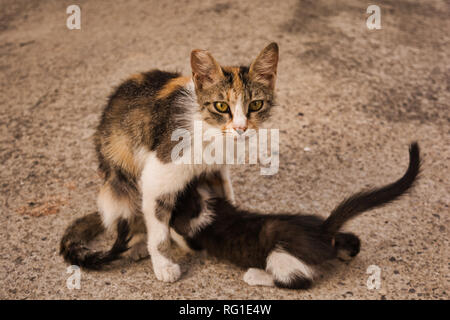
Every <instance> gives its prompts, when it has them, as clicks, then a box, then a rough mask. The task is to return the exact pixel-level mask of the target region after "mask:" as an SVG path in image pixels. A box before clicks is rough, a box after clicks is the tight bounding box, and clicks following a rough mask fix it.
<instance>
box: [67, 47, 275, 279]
mask: <svg viewBox="0 0 450 320" xmlns="http://www.w3.org/2000/svg"><path fill="white" fill-rule="evenodd" d="M277 64H278V45H277V44H276V43H271V44H269V45H268V46H267V47H266V48H264V49H263V50H262V51H261V53H260V54H259V55H258V57H257V58H256V59H255V60H254V61H253V63H252V64H251V65H250V66H248V67H247V66H241V67H222V66H220V65H219V63H218V62H217V61H216V60H215V59H214V58H213V56H212V55H211V54H210V53H209V52H207V51H205V50H193V51H192V53H191V67H192V76H191V77H182V76H181V75H180V74H178V73H172V72H164V71H160V70H153V71H150V72H147V73H142V74H138V75H135V76H133V77H131V78H130V79H129V80H127V81H125V82H124V83H123V84H121V85H120V86H119V87H118V88H117V90H116V91H115V92H114V93H113V94H112V95H111V96H110V98H109V101H108V104H107V106H106V108H105V109H104V111H103V114H102V117H101V121H100V124H99V126H98V128H97V131H96V133H95V137H94V138H95V146H96V151H97V156H98V160H99V171H100V173H101V175H102V176H103V177H104V182H103V186H102V187H101V190H100V193H99V196H98V208H99V213H96V212H94V213H92V214H90V215H87V216H85V217H83V218H81V219H78V220H77V221H75V222H74V224H72V225H71V226H69V228H68V229H67V230H66V232H65V234H64V236H63V238H62V240H61V244H60V253H61V254H62V255H63V257H64V259H65V260H66V261H68V262H70V263H72V264H77V265H79V266H81V267H86V268H94V269H95V268H99V267H101V265H102V264H103V263H104V262H107V261H110V260H111V259H113V258H115V257H117V256H118V255H120V254H121V253H122V252H121V249H120V248H121V246H120V243H118V244H117V246H116V247H115V248H116V251H114V252H109V255H108V254H101V253H98V252H93V251H92V250H90V249H89V248H88V247H87V246H86V244H87V243H88V242H89V241H90V240H92V239H93V238H94V237H96V236H97V235H98V234H99V233H101V232H103V231H104V230H105V229H109V228H111V227H112V226H113V225H115V223H116V222H117V221H122V220H127V221H128V222H129V228H130V232H131V235H132V237H133V238H132V239H131V241H130V242H129V245H130V246H132V248H131V250H130V251H129V252H130V254H131V255H132V256H137V257H140V256H142V255H148V253H150V255H151V260H152V265H153V270H154V272H155V275H156V278H157V279H159V280H162V281H166V282H173V281H176V280H177V279H178V278H179V277H180V268H179V266H178V265H177V264H175V263H174V262H173V261H172V259H171V257H170V256H169V253H168V252H166V251H167V250H166V248H167V246H168V243H169V221H170V216H171V213H172V211H173V208H174V206H175V202H176V199H177V194H178V193H179V192H180V191H182V190H183V189H184V188H185V187H186V185H187V184H188V183H189V182H190V181H192V179H194V178H195V177H198V176H199V175H202V174H205V173H209V174H210V175H211V177H214V181H213V182H212V183H214V184H216V185H217V184H218V185H219V189H221V193H222V194H224V196H225V197H226V198H227V199H228V200H229V201H231V202H233V199H234V196H233V190H232V187H231V182H230V179H229V177H228V171H227V169H226V167H225V166H223V165H219V164H214V165H206V164H179V163H175V162H174V161H173V160H172V153H171V151H172V150H173V148H174V146H175V145H176V144H177V143H178V141H172V134H173V133H174V132H175V131H176V130H177V129H184V130H186V131H188V132H192V131H193V130H194V129H193V126H194V122H196V121H201V123H202V128H203V129H204V130H212V131H213V132H214V133H215V134H216V135H221V136H223V135H226V134H232V135H243V134H245V132H246V131H247V129H258V127H259V126H260V124H261V123H263V122H264V121H265V120H266V119H267V118H268V117H269V115H270V112H271V110H272V107H273V105H274V99H275V98H274V89H275V80H276V74H277ZM190 147H192V146H190ZM192 148H193V147H192ZM203 148H205V145H203ZM142 221H145V223H143V222H142ZM120 225H122V226H124V225H126V224H125V223H121V224H120ZM146 231H148V232H146ZM122 244H123V243H122Z"/></svg>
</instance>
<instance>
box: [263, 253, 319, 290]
mask: <svg viewBox="0 0 450 320" xmlns="http://www.w3.org/2000/svg"><path fill="white" fill-rule="evenodd" d="M266 271H267V272H268V273H269V274H271V275H272V277H273V280H274V284H275V286H277V287H279V288H288V289H309V288H310V287H311V286H312V283H313V276H314V269H313V268H312V267H311V266H309V265H307V264H306V263H305V262H303V261H302V260H300V259H298V258H297V257H295V256H293V255H291V254H290V253H288V252H286V251H284V250H282V249H275V250H273V251H272V252H271V253H270V254H269V256H268V257H267V262H266Z"/></svg>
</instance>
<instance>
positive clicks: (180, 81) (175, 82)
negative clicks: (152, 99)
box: [156, 77, 191, 99]
mask: <svg viewBox="0 0 450 320" xmlns="http://www.w3.org/2000/svg"><path fill="white" fill-rule="evenodd" d="M190 80H191V78H190V77H178V78H175V79H172V80H170V81H169V82H168V83H167V84H166V85H165V86H164V87H163V88H162V89H161V90H160V91H159V92H158V95H157V96H156V98H157V99H164V98H167V97H168V96H169V95H170V94H171V93H172V92H174V91H175V90H177V89H178V88H180V87H183V86H185V85H186V84H187V83H188V82H189V81H190Z"/></svg>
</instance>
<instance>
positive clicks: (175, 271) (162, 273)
mask: <svg viewBox="0 0 450 320" xmlns="http://www.w3.org/2000/svg"><path fill="white" fill-rule="evenodd" d="M152 260H153V272H155V276H156V279H158V280H159V281H164V282H175V281H177V280H178V279H180V276H181V269H180V266H179V265H178V264H176V263H173V262H170V261H168V260H167V259H165V258H162V259H161V258H157V259H156V260H157V261H155V259H154V258H153V257H152Z"/></svg>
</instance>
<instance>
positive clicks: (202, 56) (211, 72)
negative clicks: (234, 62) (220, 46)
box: [191, 49, 223, 89]
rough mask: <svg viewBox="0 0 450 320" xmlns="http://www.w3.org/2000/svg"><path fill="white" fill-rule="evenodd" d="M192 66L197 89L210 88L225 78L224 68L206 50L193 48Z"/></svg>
mask: <svg viewBox="0 0 450 320" xmlns="http://www.w3.org/2000/svg"><path fill="white" fill-rule="evenodd" d="M191 68H192V78H193V80H194V83H195V87H196V88H197V89H205V88H208V87H209V86H211V85H213V84H215V83H217V82H218V81H220V80H221V79H222V78H223V72H222V68H221V67H220V65H219V64H218V63H217V61H216V60H215V59H214V58H213V56H212V55H211V54H210V53H209V52H208V51H206V50H199V49H196V50H192V52H191Z"/></svg>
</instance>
